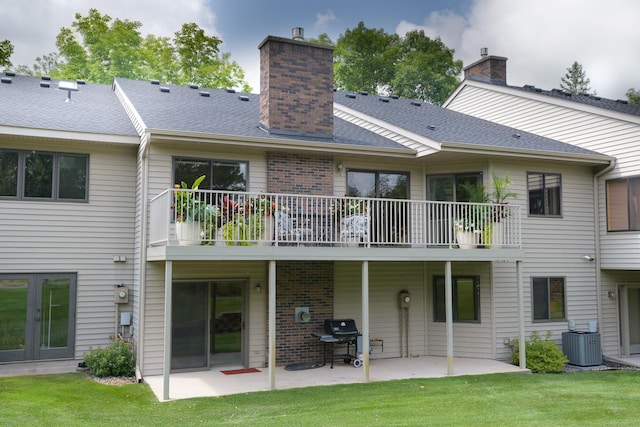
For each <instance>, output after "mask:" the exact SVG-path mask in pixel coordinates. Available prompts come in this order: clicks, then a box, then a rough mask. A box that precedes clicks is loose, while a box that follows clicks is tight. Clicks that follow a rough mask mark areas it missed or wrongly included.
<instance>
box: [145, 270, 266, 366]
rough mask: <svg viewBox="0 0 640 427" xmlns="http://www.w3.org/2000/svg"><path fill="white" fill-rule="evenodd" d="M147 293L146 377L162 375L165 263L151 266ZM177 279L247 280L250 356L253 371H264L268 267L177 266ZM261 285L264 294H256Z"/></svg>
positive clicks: (175, 274) (245, 350)
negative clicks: (258, 284) (258, 286)
mask: <svg viewBox="0 0 640 427" xmlns="http://www.w3.org/2000/svg"><path fill="white" fill-rule="evenodd" d="M148 266H149V267H148V270H147V284H146V288H147V292H146V313H145V319H146V322H145V336H144V372H143V375H159V374H161V373H162V366H163V353H164V344H163V343H164V289H165V285H164V263H161V262H154V263H148ZM173 278H174V280H175V281H180V280H190V279H193V280H216V279H232V280H235V279H239V280H246V281H247V287H246V289H245V291H246V292H247V293H248V295H247V296H248V298H247V299H246V301H247V302H248V304H249V306H248V307H245V309H244V315H245V320H248V322H247V325H246V327H245V331H246V332H247V333H249V336H248V337H247V338H248V339H247V340H245V342H248V346H249V347H248V348H243V351H244V352H245V354H246V355H248V364H249V366H250V367H264V366H265V363H266V360H267V324H266V319H267V298H268V292H267V285H266V284H267V283H268V280H267V265H266V264H265V263H264V262H251V261H246V262H228V261H227V262H223V263H219V262H214V261H211V262H174V263H173ZM257 283H261V284H262V288H263V292H261V293H257V292H255V291H254V288H255V285H256V284H257Z"/></svg>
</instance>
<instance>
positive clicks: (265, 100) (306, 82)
mask: <svg viewBox="0 0 640 427" xmlns="http://www.w3.org/2000/svg"><path fill="white" fill-rule="evenodd" d="M301 34H302V29H301V28H294V29H293V35H294V39H287V38H282V37H275V36H267V38H266V39H264V40H263V41H262V43H260V45H259V46H258V48H259V49H260V124H261V126H262V127H264V128H265V129H266V130H267V131H269V132H271V133H276V134H290V135H296V134H298V135H310V136H318V137H332V136H333V47H332V46H325V45H320V44H315V43H308V42H305V41H303V40H301V38H302V35H301Z"/></svg>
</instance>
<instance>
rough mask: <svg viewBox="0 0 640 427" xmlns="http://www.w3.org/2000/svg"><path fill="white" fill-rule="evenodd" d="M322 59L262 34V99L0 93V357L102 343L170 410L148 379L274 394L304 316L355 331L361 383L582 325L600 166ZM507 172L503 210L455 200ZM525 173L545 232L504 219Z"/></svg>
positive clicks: (514, 209) (594, 155) (594, 159)
mask: <svg viewBox="0 0 640 427" xmlns="http://www.w3.org/2000/svg"><path fill="white" fill-rule="evenodd" d="M332 54H333V52H332V50H331V48H328V47H326V46H319V45H314V44H310V43H307V42H304V41H300V40H291V39H286V38H280V37H273V36H269V37H267V38H266V39H265V40H264V41H263V42H262V43H261V44H260V59H261V61H260V62H261V88H260V95H256V94H239V93H235V92H233V91H221V90H209V89H205V88H199V87H196V86H194V85H191V86H174V85H166V84H163V83H161V82H156V81H152V82H141V81H134V80H127V79H120V78H116V79H115V80H114V82H113V85H111V86H105V85H92V84H87V85H80V86H79V89H80V90H79V91H77V92H76V91H71V92H68V93H67V92H66V89H64V88H65V87H68V86H65V83H64V82H62V84H59V83H58V82H51V84H50V86H49V87H41V85H42V82H41V81H39V80H38V79H36V78H30V77H23V76H6V77H5V78H3V83H2V84H0V99H2V100H3V101H2V103H0V164H1V165H2V170H3V171H7V172H6V173H5V172H3V176H2V177H1V178H0V179H1V181H0V190H1V191H2V194H1V195H0V214H1V216H2V218H3V221H2V223H1V224H0V235H1V236H2V239H0V252H1V253H2V256H0V292H2V294H3V295H7V296H10V299H6V298H4V299H0V301H16V303H15V304H14V303H13V302H11V303H3V302H0V312H6V313H8V314H4V315H3V316H4V319H2V320H0V322H2V323H4V324H5V325H6V326H5V327H6V328H7V329H9V332H8V334H5V333H3V334H2V335H3V336H5V335H6V336H10V337H11V339H10V340H8V341H6V342H5V343H4V344H3V345H2V347H0V363H5V362H15V363H26V362H28V361H32V360H43V359H47V360H48V359H55V358H73V359H77V360H81V359H82V357H83V354H84V353H85V352H86V351H88V350H89V349H90V348H91V347H96V346H103V345H106V344H108V343H109V342H110V341H111V340H113V339H114V337H116V336H120V337H122V338H123V339H126V340H128V341H131V342H132V343H133V344H134V347H135V349H136V356H137V369H138V375H139V376H141V377H145V376H150V375H161V374H162V375H164V376H165V397H166V398H168V397H169V380H168V378H169V373H170V372H177V371H182V370H208V369H210V368H211V367H214V366H220V365H234V366H237V365H239V366H244V367H267V368H268V369H269V370H270V373H271V378H270V381H271V384H272V386H274V385H275V379H274V375H275V371H274V368H275V366H282V365H286V364H289V363H296V362H316V361H318V360H320V359H322V358H323V351H324V349H325V345H326V344H325V343H323V342H322V341H321V340H320V339H319V337H318V336H317V335H314V334H325V335H326V330H325V328H324V321H325V320H326V319H354V320H355V323H356V324H357V325H358V329H359V332H360V333H361V340H362V342H363V343H369V348H370V352H367V351H363V352H362V353H363V355H362V357H363V362H364V365H365V369H364V370H363V375H364V376H365V379H366V375H367V372H368V370H367V369H368V368H367V367H368V364H369V361H370V359H371V360H373V359H376V358H402V357H419V356H425V355H430V356H443V357H445V356H446V357H447V358H448V360H449V361H450V369H451V372H450V373H453V366H452V364H451V363H452V360H453V355H454V354H455V355H456V356H464V357H474V358H484V359H497V360H510V358H511V344H512V340H513V339H515V338H518V337H523V336H525V335H526V334H528V333H530V332H531V331H533V330H545V331H546V330H550V331H552V333H553V335H554V338H556V339H558V338H559V336H560V333H561V332H562V331H563V330H566V324H567V319H568V318H569V317H570V318H571V319H573V320H575V321H576V322H577V324H578V325H579V326H580V327H582V326H584V325H586V324H587V322H588V321H590V320H592V319H594V316H596V312H597V310H598V307H597V306H598V301H599V300H598V298H597V293H596V289H597V286H598V284H597V283H598V276H599V271H598V270H597V269H596V268H595V264H594V263H590V262H585V261H584V260H583V259H582V256H583V255H584V254H594V253H596V249H597V247H596V238H595V237H596V235H595V228H594V222H595V221H596V215H597V212H596V211H595V210H594V208H593V207H594V195H595V193H594V185H595V184H596V183H597V179H596V177H597V174H598V173H600V171H602V170H605V168H607V167H608V166H609V165H610V164H611V163H612V161H613V157H611V156H609V155H605V154H601V153H599V152H597V151H595V150H592V149H588V148H583V147H579V146H577V145H575V144H569V143H565V142H562V141H558V140H556V139H551V138H548V137H544V136H539V135H536V134H534V133H527V132H524V131H520V130H519V131H515V130H514V128H511V127H506V126H502V125H499V124H496V123H492V122H490V121H486V120H482V119H478V118H474V117H471V116H469V115H465V114H461V113H458V112H455V111H451V110H447V109H443V108H440V107H436V106H434V105H430V104H425V103H422V102H418V101H415V100H405V99H398V98H396V97H378V96H374V95H368V94H366V93H344V92H338V91H334V90H333V88H332ZM5 80H6V82H5ZM46 81H47V80H45V82H46ZM44 86H46V84H45V85H44ZM56 86H57V87H60V88H62V90H56V89H55V88H56ZM69 94H70V95H69ZM69 96H70V102H66V100H67V98H68V97H69ZM69 158H70V159H71V160H70V159H69ZM47 162H48V163H47ZM68 162H71V163H70V164H71V166H69V165H68V164H69V163H68ZM43 163H44V164H46V165H49V164H51V166H50V167H49V169H44V170H45V171H49V172H47V173H44V172H43V166H42V164H43ZM72 171H74V173H75V174H74V173H72ZM78 171H80V172H78ZM507 175H508V176H509V178H510V180H511V186H510V188H509V190H510V191H511V192H514V193H517V195H518V197H517V198H512V199H510V200H509V201H508V202H509V203H508V204H506V205H504V204H491V203H487V204H469V203H468V202H467V201H468V200H469V196H470V195H469V193H468V192H465V190H463V188H464V185H465V184H484V185H485V186H486V187H487V188H491V187H492V180H493V179H494V177H495V178H496V180H497V178H499V177H500V176H502V177H504V176H507ZM200 176H204V178H203V180H202V182H201V183H200V185H199V187H198V188H197V189H193V190H192V189H191V187H192V183H193V182H194V181H196V179H197V178H198V177H200ZM49 177H51V178H49ZM536 177H537V178H541V177H542V178H545V177H546V178H553V179H556V182H557V183H558V184H559V185H557V186H556V187H554V189H551V188H548V189H547V190H548V191H547V193H548V195H549V196H550V197H551V198H550V199H549V200H551V201H553V202H556V203H559V202H561V203H562V211H561V215H557V214H555V213H552V214H550V215H538V216H531V215H527V214H526V212H527V209H528V204H529V203H531V202H532V197H533V199H535V200H536V201H540V195H539V193H532V190H531V188H528V186H527V183H528V181H529V180H531V179H533V178H536ZM558 178H559V182H558ZM49 181H51V185H50V187H52V190H51V191H52V193H51V194H49V193H45V192H44V191H43V190H42V187H43V186H44V184H46V183H48V182H49ZM183 181H184V182H185V187H186V188H183V187H182V186H181V183H182V182H183ZM560 184H561V185H560ZM176 185H178V187H179V188H176V187H175V186H176ZM44 187H46V186H44ZM183 196H187V199H184V198H183ZM184 200H187V201H186V202H184ZM183 202H184V203H183ZM183 206H187V211H185V210H182V207H183ZM196 207H197V210H196ZM194 222H198V223H199V225H198V227H197V228H196V231H195V233H193V234H191V235H188V234H187V235H186V236H187V237H184V235H182V229H183V226H184V224H186V223H191V224H193V223H194ZM465 229H471V230H472V231H475V233H471V236H472V237H471V238H472V241H470V242H467V241H463V240H462V237H460V236H461V235H458V233H457V231H465ZM499 230H502V231H501V236H500V237H497V236H498V233H497V231H499ZM489 232H491V233H489ZM179 239H181V240H179ZM467 247H469V248H468V249H467ZM532 289H535V291H534V292H535V298H533V297H532V291H531V290H532ZM57 291H59V293H58V294H56V292H57ZM121 292H123V294H122V295H120V293H121ZM407 297H408V299H406V298H407ZM534 299H535V301H534ZM16 307H17V308H16ZM45 318H46V319H48V320H47V321H46V322H45V321H44V320H43V319H45ZM25 319H26V320H25ZM2 323H0V325H1V324H2ZM61 325H62V326H61ZM45 326H46V327H45ZM43 331H53V332H50V333H49V332H47V333H45V332H43ZM50 337H52V338H55V339H54V340H53V341H51V340H50V339H49V338H50ZM521 343H522V340H521ZM363 346H366V344H363ZM365 348H366V347H365ZM55 352H58V353H55ZM520 354H522V355H523V354H524V352H523V351H521V352H520ZM523 363H524V358H521V364H523Z"/></svg>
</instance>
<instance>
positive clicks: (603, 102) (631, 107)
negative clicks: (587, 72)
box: [509, 85, 640, 116]
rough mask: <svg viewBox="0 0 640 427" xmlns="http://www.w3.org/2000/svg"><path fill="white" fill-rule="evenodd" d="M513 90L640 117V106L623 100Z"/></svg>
mask: <svg viewBox="0 0 640 427" xmlns="http://www.w3.org/2000/svg"><path fill="white" fill-rule="evenodd" d="M509 87H510V88H513V89H518V90H522V91H526V92H534V93H538V94H540V95H545V96H550V97H552V98H558V99H565V100H568V101H573V102H577V103H580V104H585V105H590V106H592V107H597V108H603V109H605V110H610V111H615V112H618V113H623V114H631V115H632V116H640V105H638V104H629V103H628V102H627V101H626V100H623V99H617V100H613V99H607V98H602V97H600V96H596V95H589V94H586V93H583V94H579V95H573V94H571V93H569V92H565V91H563V90H562V89H552V90H543V89H540V88H537V87H535V86H532V85H525V86H523V87H519V86H509Z"/></svg>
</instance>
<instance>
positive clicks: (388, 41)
mask: <svg viewBox="0 0 640 427" xmlns="http://www.w3.org/2000/svg"><path fill="white" fill-rule="evenodd" d="M397 39H398V36H396V35H391V34H387V33H385V32H384V30H383V29H372V28H367V27H365V26H364V22H362V21H360V23H359V24H358V26H357V27H356V28H354V29H352V30H347V31H345V33H344V35H341V36H340V37H339V38H338V41H337V43H336V49H335V51H334V68H333V71H334V73H333V75H334V83H335V85H336V87H338V88H339V89H342V90H349V91H360V90H364V91H367V92H372V93H377V92H378V89H379V87H382V86H388V84H389V82H390V81H391V79H392V78H393V66H394V57H395V52H393V53H392V50H394V49H393V48H394V46H395V43H396V40H397Z"/></svg>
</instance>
